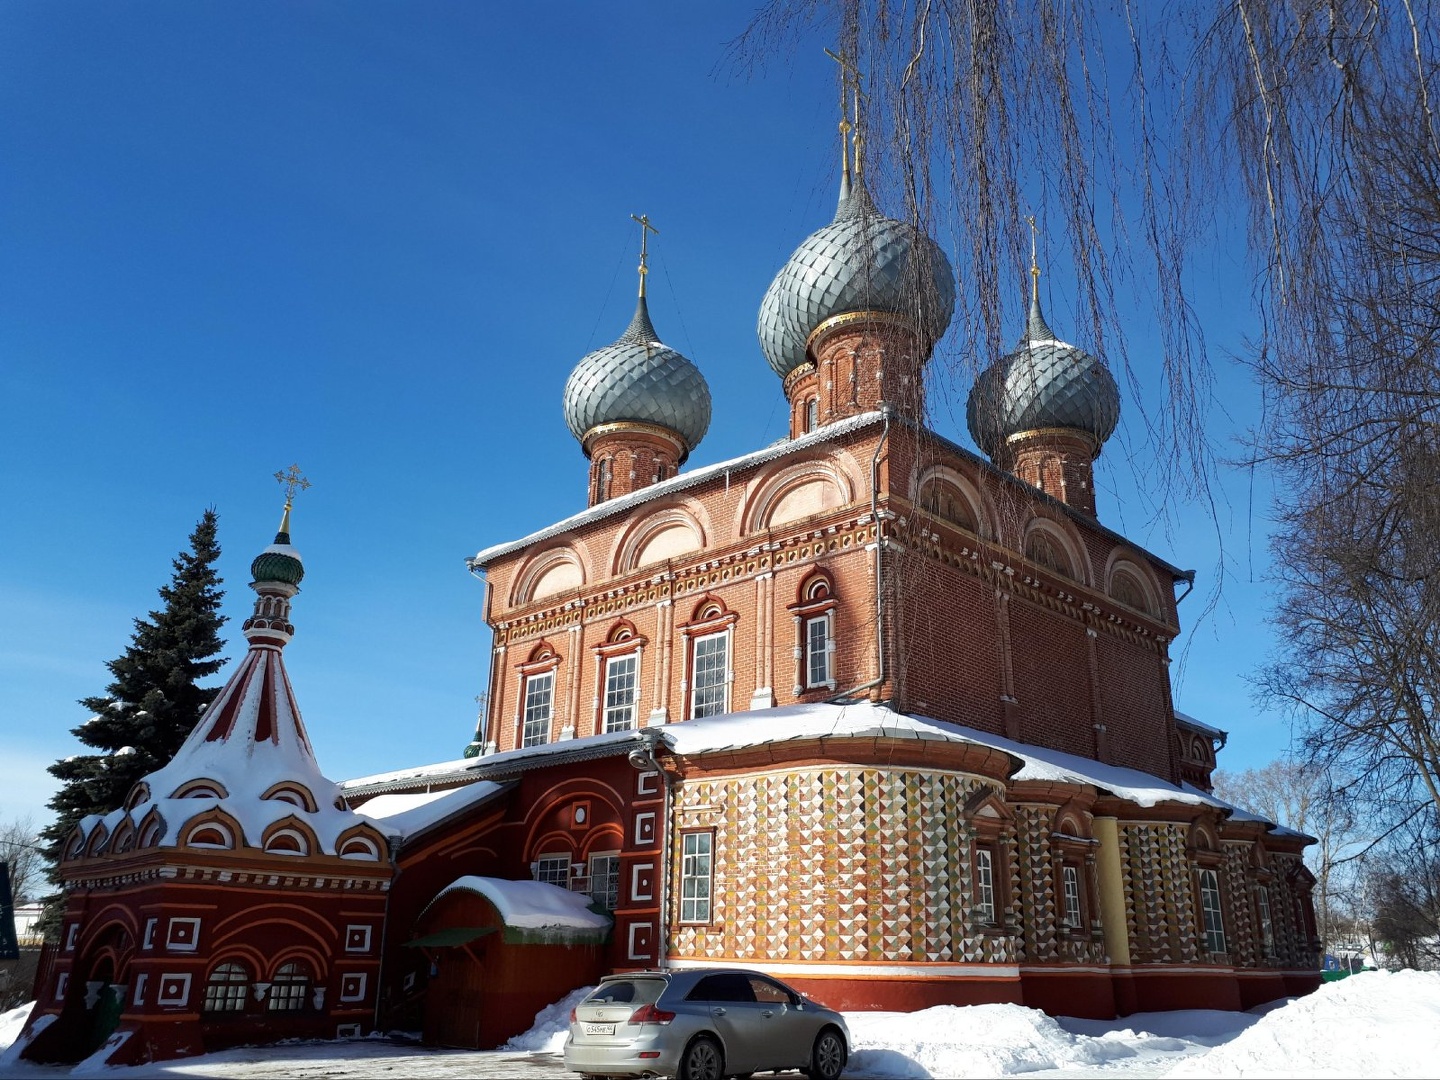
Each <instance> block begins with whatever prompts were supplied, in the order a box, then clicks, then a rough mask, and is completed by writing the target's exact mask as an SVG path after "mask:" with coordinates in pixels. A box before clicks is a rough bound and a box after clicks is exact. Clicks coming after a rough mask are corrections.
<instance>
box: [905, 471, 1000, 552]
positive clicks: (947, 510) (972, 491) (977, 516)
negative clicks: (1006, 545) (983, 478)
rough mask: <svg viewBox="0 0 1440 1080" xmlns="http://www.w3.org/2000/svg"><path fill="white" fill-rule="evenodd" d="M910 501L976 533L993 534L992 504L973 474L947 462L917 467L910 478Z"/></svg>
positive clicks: (930, 513) (939, 518)
mask: <svg viewBox="0 0 1440 1080" xmlns="http://www.w3.org/2000/svg"><path fill="white" fill-rule="evenodd" d="M910 501H911V502H912V503H914V504H915V506H917V507H918V508H919V509H920V510H921V511H922V512H923V513H926V514H928V515H930V516H931V517H932V518H935V519H936V520H939V521H946V522H949V523H950V524H951V525H957V526H959V527H960V528H962V529H965V530H967V531H969V532H973V533H974V534H975V535H976V536H981V537H988V536H992V535H994V529H993V528H992V526H991V519H992V515H991V513H990V507H989V505H988V504H987V503H986V501H985V498H984V497H983V496H982V495H981V493H980V491H979V489H978V488H977V487H976V486H975V485H974V484H973V483H972V482H971V481H970V478H969V477H968V476H966V475H965V474H964V473H962V472H960V471H959V470H957V469H952V468H951V467H950V466H948V465H939V464H935V465H930V466H928V467H927V468H924V469H918V470H917V471H916V472H915V474H914V475H913V477H912V479H911V485H910Z"/></svg>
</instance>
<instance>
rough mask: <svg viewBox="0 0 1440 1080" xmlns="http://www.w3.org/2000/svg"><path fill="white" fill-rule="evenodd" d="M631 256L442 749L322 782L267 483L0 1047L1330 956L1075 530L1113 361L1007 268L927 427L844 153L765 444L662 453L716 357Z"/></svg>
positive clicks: (151, 1044) (1164, 632)
mask: <svg viewBox="0 0 1440 1080" xmlns="http://www.w3.org/2000/svg"><path fill="white" fill-rule="evenodd" d="M847 150H848V148H847ZM643 235H644V234H643V232H642V236H643ZM644 269H645V264H644V256H643V255H642V263H641V271H642V273H641V279H640V282H641V287H640V296H639V301H638V304H637V307H636V312H635V316H634V319H633V320H632V322H631V323H630V325H629V327H628V328H627V329H626V330H625V332H624V333H623V334H622V335H621V336H620V338H619V339H618V340H617V341H616V342H615V343H614V344H613V345H610V346H607V347H605V348H602V349H600V350H597V351H596V352H594V353H591V354H590V355H588V356H586V357H585V358H583V359H582V360H581V361H580V363H579V365H578V366H577V367H576V368H575V370H574V372H573V373H572V375H571V376H570V380H569V382H568V384H567V385H566V387H565V392H564V410H565V418H566V421H567V423H568V425H569V427H570V430H571V432H572V433H573V434H574V436H575V437H576V439H577V440H578V441H579V443H580V445H581V447H582V449H583V450H584V453H585V455H586V456H587V458H588V459H589V498H588V502H589V505H588V507H587V508H586V509H585V510H583V511H581V512H579V513H577V514H575V515H574V516H573V517H570V518H567V519H566V520H564V521H560V522H557V523H556V524H554V525H551V526H549V527H547V528H544V529H541V530H540V531H538V532H535V533H533V534H531V535H529V536H525V537H522V538H520V539H517V540H515V541H513V542H511V543H506V544H501V545H499V546H496V547H492V548H489V549H488V550H485V551H482V552H480V553H479V554H478V555H476V556H474V557H473V558H472V559H471V560H470V565H471V568H472V569H473V570H475V571H477V572H479V573H483V576H484V578H485V584H486V587H485V618H486V621H487V622H488V623H489V625H490V626H491V628H492V630H493V632H494V649H493V655H492V660H491V667H490V687H489V694H488V698H487V700H488V713H487V715H486V717H485V718H484V720H483V723H482V725H481V729H480V731H479V732H477V735H476V740H475V742H474V743H473V744H472V746H471V748H470V751H471V752H472V756H467V757H465V758H463V759H460V760H457V761H452V762H443V763H440V764H435V765H429V766H418V767H415V768H410V769H401V770H398V771H395V772H390V773H386V774H383V775H378V776H372V777H366V778H362V779H356V780H349V781H346V782H343V783H339V784H336V783H333V782H331V781H329V780H326V779H325V778H324V776H323V775H322V774H321V772H320V770H319V767H318V765H317V764H316V762H315V759H314V755H313V753H312V752H311V749H310V746H309V743H308V740H307V739H306V736H305V731H304V726H303V724H302V723H301V721H300V712H299V709H298V707H297V705H296V701H295V698H294V696H293V694H292V692H291V689H290V683H289V679H288V676H287V674H286V672H285V668H284V665H283V663H282V649H283V647H284V645H285V643H286V642H287V641H288V640H289V638H290V635H291V633H292V631H293V627H292V625H291V623H290V602H291V600H292V598H293V597H294V596H295V594H296V592H297V591H298V588H299V584H300V580H301V574H302V573H303V570H302V567H301V563H300V559H299V555H298V554H297V553H296V552H295V550H294V549H293V547H291V545H290V540H289V524H288V520H289V519H288V512H287V516H286V521H285V523H284V525H282V530H281V535H280V536H279V537H277V541H276V543H275V544H274V545H272V546H271V547H270V548H268V549H266V551H265V552H264V553H262V554H261V556H260V557H259V558H257V559H256V561H255V564H254V566H253V567H252V571H253V576H254V578H255V581H254V582H253V583H252V587H253V588H254V589H255V590H256V592H257V593H258V599H257V602H256V610H255V615H254V617H253V618H251V619H250V620H249V621H248V622H247V623H246V625H245V633H246V637H247V639H248V640H249V643H250V651H249V653H248V655H247V656H246V658H245V659H244V661H243V662H242V663H241V665H240V666H239V669H238V670H237V671H236V672H235V674H234V675H233V676H232V678H231V680H230V682H229V683H228V684H227V685H226V687H225V689H224V690H223V691H222V692H221V694H220V696H219V697H218V698H217V699H216V701H215V703H214V705H213V706H212V707H211V708H210V710H209V711H208V712H207V714H206V716H205V717H204V719H203V720H202V721H201V723H200V725H199V726H198V727H197V728H196V730H195V732H194V733H193V734H192V735H191V737H190V740H189V741H188V742H187V743H186V745H185V747H184V748H183V749H182V750H181V752H180V753H179V755H177V757H176V758H175V760H174V761H173V762H171V763H170V764H169V765H168V766H167V767H166V768H165V769H162V770H160V771H159V772H157V773H155V774H152V775H151V776H149V777H147V778H146V779H145V780H144V781H143V782H142V783H141V784H140V785H138V786H137V788H136V790H135V791H134V792H132V793H131V795H130V797H129V799H128V800H127V802H126V805H125V806H124V807H120V808H117V809H116V810H115V812H114V813H112V814H110V815H108V816H106V817H105V818H103V819H102V818H91V819H87V820H86V821H85V822H84V823H82V825H81V826H80V828H79V829H77V831H76V833H75V835H74V837H73V838H72V840H71V842H70V845H69V847H68V849H67V852H66V857H65V861H64V863H63V864H62V868H61V869H62V872H63V874H64V877H65V880H66V883H67V887H68V894H69V902H68V907H67V910H66V916H65V931H64V933H65V938H64V941H63V943H62V949H61V951H60V953H59V957H58V962H57V963H56V964H55V965H54V966H53V970H52V971H51V972H50V974H49V976H48V980H47V981H46V982H45V983H44V984H43V985H41V986H40V987H39V988H38V989H39V993H40V1000H39V1002H38V1004H37V1007H36V1011H35V1013H34V1015H33V1016H32V1018H31V1020H30V1024H29V1027H28V1028H27V1032H26V1034H25V1036H23V1037H22V1043H23V1044H24V1046H25V1049H24V1053H25V1054H26V1056H29V1057H33V1058H38V1059H41V1060H66V1059H68V1060H77V1059H79V1058H81V1057H84V1056H86V1055H88V1054H90V1053H92V1052H98V1053H100V1054H101V1055H104V1059H105V1060H108V1061H111V1062H116V1063H120V1062H128V1061H143V1060H147V1059H153V1058H160V1057H172V1056H181V1055H185V1054H192V1053H198V1052H201V1051H203V1050H210V1049H214V1048H216V1047H220V1046H224V1045H229V1044H233V1043H237V1042H255V1041H264V1040H273V1039H280V1038H287V1037H294V1036H302V1035H303V1036H312V1037H324V1038H333V1037H337V1036H343V1035H346V1034H347V1033H363V1032H366V1031H369V1030H372V1029H376V1028H379V1029H382V1030H386V1029H392V1028H402V1029H409V1030H416V1029H418V1030H421V1031H423V1033H424V1037H425V1038H426V1039H427V1041H430V1042H432V1043H437V1044H443V1045H451V1046H473V1047H491V1046H494V1045H496V1044H498V1043H500V1042H502V1041H503V1040H504V1039H506V1038H507V1037H509V1036H511V1035H514V1034H517V1033H518V1032H520V1031H522V1030H524V1029H526V1028H527V1027H529V1026H530V1024H531V1022H532V1020H533V1017H534V1014H535V1012H536V1011H537V1010H538V1009H539V1008H541V1007H543V1006H545V1005H547V1004H549V1003H551V1002H553V1001H556V1000H558V999H559V998H561V997H562V996H564V994H565V993H566V992H568V991H569V990H571V989H573V988H575V987H578V986H582V985H585V984H586V983H589V982H593V981H594V980H595V979H596V978H598V977H599V976H600V975H602V974H604V973H606V972H610V971H616V970H624V969H633V968H653V967H657V966H659V967H704V966H706V965H732V964H744V965H750V966H754V967H758V968H762V969H764V970H766V971H769V972H772V973H775V974H777V975H780V976H782V977H783V978H785V979H786V980H787V981H789V982H791V983H792V984H794V985H796V986H798V987H799V988H801V989H803V990H805V991H806V992H809V993H811V994H813V995H814V996H816V997H818V998H819V999H821V1000H823V1001H825V1002H826V1003H827V1004H830V1005H832V1006H835V1007H839V1008H844V1009H916V1008H922V1007H925V1006H929V1005H935V1004H968V1003H977V1002H1015V1003H1020V1004H1025V1005H1030V1006H1034V1007H1037V1008H1041V1009H1044V1010H1046V1011H1049V1012H1052V1013H1057V1014H1067V1015H1080V1016H1093V1017H1110V1016H1114V1015H1117V1014H1125V1013H1129V1012H1134V1011H1137V1010H1142V1009H1143V1010H1154V1009H1167V1008H1194V1007H1204V1008H1229V1009H1239V1008H1245V1007H1248V1006H1251V1005H1254V1004H1257V1003H1259V1002H1264V1001H1268V1000H1271V999H1274V998H1278V997H1282V996H1287V995H1292V994H1297V993H1303V992H1306V991H1308V990H1310V989H1312V988H1314V987H1315V986H1316V985H1318V982H1319V972H1318V959H1319V956H1318V941H1317V940H1316V934H1315V924H1314V916H1313V911H1312V906H1311V898H1310V889H1311V884H1312V878H1311V877H1310V875H1309V873H1308V872H1307V871H1306V869H1305V866H1304V864H1303V862H1302V857H1301V856H1302V851H1303V848H1304V847H1305V845H1306V844H1308V843H1310V842H1311V841H1310V840H1309V838H1307V837H1305V836H1302V835H1300V834H1298V833H1295V832H1292V831H1289V830H1287V829H1284V828H1282V827H1279V826H1278V825H1276V824H1274V823H1270V822H1267V821H1264V820H1262V819H1260V818H1258V817H1255V816H1254V815H1251V814H1248V813H1245V812H1244V811H1242V810H1239V809H1237V808H1235V807H1232V806H1229V805H1228V804H1225V803H1223V802H1221V801H1219V800H1217V799H1216V798H1214V797H1213V796H1212V795H1210V794H1209V790H1210V783H1209V777H1210V773H1211V770H1212V769H1213V768H1214V765H1215V753H1216V751H1217V749H1218V748H1219V745H1220V744H1221V743H1223V740H1224V734H1223V733H1222V732H1220V731H1218V730H1216V729H1215V728H1212V727H1209V726H1207V725H1205V724H1203V723H1200V722H1199V721H1196V720H1193V719H1191V718H1189V717H1186V716H1184V715H1183V714H1180V713H1177V711H1176V710H1175V706H1174V702H1173V700H1172V694H1171V687H1170V681H1169V663H1170V648H1171V645H1172V642H1173V641H1174V639H1175V637H1176V635H1177V634H1178V633H1179V631H1180V625H1179V617H1178V613H1177V606H1176V605H1177V602H1176V589H1177V586H1178V587H1180V588H1183V590H1184V591H1186V592H1188V591H1189V589H1190V587H1191V584H1192V575H1191V574H1189V573H1186V572H1183V571H1181V570H1179V569H1177V568H1176V567H1174V566H1172V565H1170V564H1169V563H1168V562H1166V561H1165V560H1164V559H1163V558H1161V557H1160V556H1158V555H1156V554H1153V553H1151V552H1149V551H1146V550H1145V549H1143V548H1141V547H1139V546H1138V545H1136V544H1134V543H1131V542H1130V541H1128V540H1126V538H1125V537H1123V536H1120V535H1119V534H1117V533H1115V532H1113V531H1112V530H1110V529H1108V528H1107V527H1105V526H1104V525H1103V524H1102V523H1101V522H1100V520H1099V518H1098V516H1097V505H1096V496H1095V489H1094V483H1093V469H1094V462H1095V460H1096V458H1097V457H1098V456H1099V454H1100V452H1101V450H1102V448H1103V446H1104V444H1105V442H1106V440H1107V439H1108V438H1109V436H1110V435H1111V434H1112V432H1113V431H1114V429H1115V427H1116V424H1117V422H1118V419H1119V412H1120V394H1119V391H1118V389H1117V387H1116V384H1115V382H1114V380H1113V379H1112V378H1111V376H1110V374H1109V372H1108V371H1107V369H1106V367H1105V366H1104V364H1103V362H1102V361H1101V360H1100V359H1098V358H1096V357H1093V356H1090V355H1088V354H1086V353H1085V352H1083V351H1082V350H1080V349H1079V348H1076V347H1075V346H1073V345H1070V344H1067V343H1066V342H1065V341H1063V340H1062V339H1061V338H1060V337H1059V335H1057V334H1056V333H1055V332H1054V331H1053V330H1052V329H1051V328H1050V326H1049V325H1048V324H1047V322H1046V319H1045V317H1044V315H1043V313H1042V311H1041V308H1040V302H1039V291H1038V287H1037V288H1036V289H1035V290H1034V291H1033V292H1032V296H1031V303H1030V311H1029V317H1028V320H1027V322H1026V325H1025V327H1024V328H1023V333H1022V334H1021V336H1020V339H1019V343H1018V344H1017V346H1016V347H1015V349H1014V350H1013V351H1012V352H1011V353H1010V354H1008V355H1006V356H1004V357H1003V358H1001V359H999V360H998V361H997V362H996V363H995V364H994V365H993V366H991V367H990V368H989V369H988V370H986V371H985V372H983V373H982V374H981V376H980V377H979V379H978V380H977V382H976V384H975V387H974V389H973V391H972V393H971V395H970V400H969V407H968V410H967V419H968V426H969V429H970V434H971V437H972V438H973V439H974V442H975V445H976V446H978V447H979V449H980V450H981V451H982V453H983V456H981V455H977V454H976V453H975V452H974V451H972V450H970V449H967V448H966V447H963V446H960V445H957V444H956V443H954V442H951V441H950V440H948V439H946V438H944V437H943V436H941V435H939V434H937V433H936V432H934V431H933V430H931V429H930V428H929V427H927V426H926V422H925V367H926V363H927V361H928V360H929V358H930V355H931V352H932V349H933V348H934V345H935V343H936V341H937V340H938V339H939V337H940V336H941V335H942V334H943V333H944V332H945V329H946V327H947V325H948V323H949V320H950V316H951V311H952V307H953V304H954V301H955V278H954V273H953V271H952V270H951V268H950V265H949V262H948V261H947V259H946V257H945V254H944V253H943V252H942V251H941V249H940V248H939V247H938V246H937V245H936V244H935V243H934V242H933V241H932V240H930V239H929V238H928V237H926V236H925V235H924V234H923V233H921V232H920V231H919V230H918V229H917V228H915V227H914V226H913V225H912V224H909V223H907V222H902V221H897V220H894V219H892V218H888V217H886V216H884V215H883V214H882V213H881V211H880V210H879V209H878V208H877V206H876V205H875V203H874V201H873V200H872V197H871V195H870V194H869V192H868V191H867V188H866V186H865V183H864V178H863V175H862V174H861V173H860V171H859V162H858V161H856V162H855V163H854V165H853V167H852V164H851V163H850V161H849V160H848V154H847V160H846V163H845V168H844V178H843V181H842V187H841V192H840V199H839V207H838V209H837V212H836V215H835V218H834V220H833V221H832V222H831V223H830V224H828V225H826V226H824V227H823V228H821V229H820V230H819V231H817V232H815V233H813V234H812V235H810V236H809V237H808V238H807V239H805V241H804V242H803V243H802V244H801V245H800V246H799V248H797V249H796V251H795V253H794V255H792V256H791V258H790V260H789V261H788V262H787V263H786V264H785V266H784V267H783V268H782V269H781V270H780V272H779V273H778V274H777V275H776V277H775V280H774V282H773V283H772V285H771V286H770V289H769V290H768V292H767V293H766V294H765V296H764V298H763V300H762V301H761V306H760V317H759V336H760V344H761V348H762V351H763V352H764V355H765V358H766V360H767V361H768V362H769V364H770V366H771V368H773V370H774V372H775V374H776V376H777V378H778V380H779V384H780V388H781V389H782V390H783V392H784V394H785V396H786V398H787V399H788V401H789V404H790V436H789V438H788V439H785V440H783V441H781V442H780V443H777V444H774V445H772V446H769V447H765V448H763V449H760V450H757V451H755V452H754V453H751V454H747V455H745V456H743V457H739V458H736V459H734V460H731V461H725V462H721V463H718V464H713V465H709V466H706V467H703V468H697V469H692V470H689V471H681V469H682V466H684V465H685V463H686V460H687V458H688V456H689V455H690V454H691V453H692V452H693V451H694V450H695V448H696V446H697V445H698V444H699V443H700V441H701V439H702V438H703V437H704V435H705V433H706V430H707V428H708V426H709V423H710V420H711V415H710V413H711V410H710V397H709V391H708V388H707V386H706V383H705V380H704V378H703V376H702V375H701V374H700V372H699V371H698V370H697V369H696V367H695V366H694V365H693V364H692V363H691V362H690V361H689V360H688V359H686V358H685V357H684V356H682V355H681V354H680V353H678V352H677V351H675V350H674V349H672V348H670V347H669V346H667V345H665V344H663V343H662V341H661V338H660V334H659V332H658V331H657V330H656V329H655V326H654V324H653V322H652V321H651V316H650V313H649V310H648V303H647V298H646V295H645V288H644V283H645V277H644ZM1035 273H1036V275H1037V277H1038V273H1039V271H1038V269H1037V270H1035ZM577 486H578V485H577ZM287 511H288V504H287Z"/></svg>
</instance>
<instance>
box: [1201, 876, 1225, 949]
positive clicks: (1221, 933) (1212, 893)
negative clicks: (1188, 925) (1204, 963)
mask: <svg viewBox="0 0 1440 1080" xmlns="http://www.w3.org/2000/svg"><path fill="white" fill-rule="evenodd" d="M1200 917H1201V920H1202V926H1203V929H1204V931H1205V949H1206V951H1207V952H1210V953H1223V952H1225V913H1224V911H1223V910H1222V909H1221V904H1220V876H1219V875H1218V874H1216V873H1215V871H1214V870H1201V871H1200Z"/></svg>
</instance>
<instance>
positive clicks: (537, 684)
mask: <svg viewBox="0 0 1440 1080" xmlns="http://www.w3.org/2000/svg"><path fill="white" fill-rule="evenodd" d="M554 698H555V672H553V671H546V672H542V673H541V674H539V675H531V676H530V677H529V678H527V679H526V680H525V727H524V730H523V731H522V732H521V737H520V745H521V746H539V745H541V744H543V743H547V742H549V741H550V712H551V709H552V707H553V702H554Z"/></svg>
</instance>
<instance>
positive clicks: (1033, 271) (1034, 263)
mask: <svg viewBox="0 0 1440 1080" xmlns="http://www.w3.org/2000/svg"><path fill="white" fill-rule="evenodd" d="M1025 220H1026V221H1028V222H1029V223H1030V276H1031V277H1033V278H1034V279H1035V282H1036V284H1039V282H1040V261H1039V260H1038V259H1037V258H1036V257H1035V237H1036V235H1037V234H1038V233H1039V232H1040V230H1039V229H1037V228H1036V227H1035V215H1034V214H1030V215H1029V216H1027V217H1026V218H1025Z"/></svg>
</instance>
